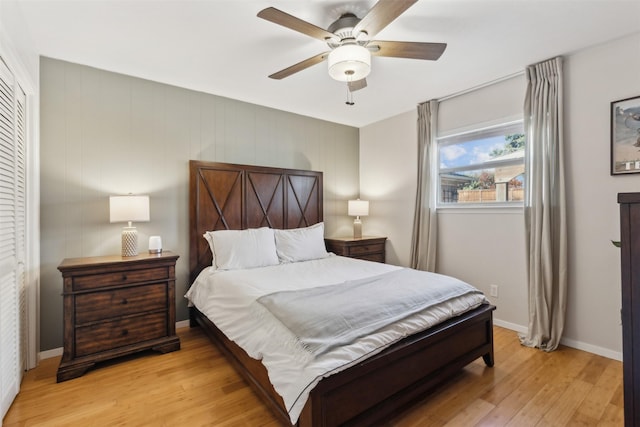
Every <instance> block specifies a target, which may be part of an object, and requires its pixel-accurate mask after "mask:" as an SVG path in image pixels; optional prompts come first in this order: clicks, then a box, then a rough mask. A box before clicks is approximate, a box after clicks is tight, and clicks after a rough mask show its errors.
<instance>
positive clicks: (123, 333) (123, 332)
mask: <svg viewBox="0 0 640 427" xmlns="http://www.w3.org/2000/svg"><path fill="white" fill-rule="evenodd" d="M127 335H129V331H128V330H126V329H123V330H122V336H123V337H126V336H127Z"/></svg>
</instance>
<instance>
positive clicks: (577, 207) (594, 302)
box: [360, 34, 640, 358]
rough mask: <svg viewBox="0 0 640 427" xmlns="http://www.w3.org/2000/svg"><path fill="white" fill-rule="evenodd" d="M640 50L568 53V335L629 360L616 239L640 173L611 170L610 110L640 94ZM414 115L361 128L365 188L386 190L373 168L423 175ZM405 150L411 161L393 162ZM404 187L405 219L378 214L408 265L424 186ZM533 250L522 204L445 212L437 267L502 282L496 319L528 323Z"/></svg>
mask: <svg viewBox="0 0 640 427" xmlns="http://www.w3.org/2000/svg"><path fill="white" fill-rule="evenodd" d="M638 52H640V34H636V35H634V36H630V37H626V38H623V39H620V40H616V41H612V42H610V43H607V44H603V45H600V46H596V47H592V48H590V49H587V50H584V51H581V52H578V53H574V54H572V55H569V56H566V57H565V74H564V76H565V93H564V94H565V120H566V121H565V125H566V129H565V137H566V159H567V163H566V168H567V194H568V199H567V203H568V223H569V295H568V298H569V304H568V308H567V325H566V329H565V333H564V338H563V342H564V343H566V344H568V345H571V346H574V347H578V348H582V349H585V350H588V351H592V352H595V353H598V354H602V355H605V356H609V357H613V358H621V348H622V345H621V327H620V258H619V252H618V250H617V249H616V248H614V247H613V246H612V245H611V243H610V242H609V241H610V240H611V239H617V238H619V234H620V232H619V214H618V205H617V202H616V197H617V193H618V192H626V191H640V174H639V175H627V176H616V177H612V176H610V174H609V153H610V139H609V138H610V137H609V126H610V121H609V108H610V103H611V102H612V101H615V100H618V99H623V98H629V97H632V96H640V77H639V76H640V55H638ZM523 89H524V88H523ZM514 90H515V89H514ZM454 99H455V98H454ZM454 99H452V100H454ZM460 100H462V98H460ZM457 108H458V111H466V112H465V113H464V114H465V115H472V114H474V111H476V112H477V113H478V114H485V113H486V111H484V110H482V109H478V108H477V106H476V107H475V109H474V108H473V105H472V104H469V105H458V106H457ZM463 109H464V110H463ZM442 112H443V111H441V114H442ZM415 117H416V113H415V112H413V111H411V112H407V113H405V114H404V115H400V116H397V117H394V118H392V119H388V120H384V121H381V122H378V123H375V124H372V125H370V126H367V127H365V128H363V129H361V131H360V150H361V153H360V169H361V182H360V185H361V189H360V191H361V192H362V193H363V194H376V193H377V188H376V186H377V185H378V181H376V180H372V179H369V178H367V177H369V176H376V175H378V174H382V175H383V176H386V177H393V178H394V181H396V182H399V181H402V180H403V179H404V177H405V175H406V178H407V180H408V181H410V180H411V179H414V180H415V176H416V175H415V171H414V169H415V163H416V160H415V153H416V149H415V145H416V139H415V138H416V132H415ZM484 120H485V119H482V120H480V121H484ZM406 126H411V129H408V128H406ZM460 126H465V125H464V124H462V125H460ZM390 135H391V136H393V137H391V138H390V137H389V136H390ZM389 140H393V141H394V142H393V143H389ZM399 151H401V152H402V153H399ZM398 157H402V159H403V160H402V162H398V161H391V162H389V161H387V159H396V158H398ZM380 182H384V181H382V180H380ZM398 191H400V192H401V194H395V195H394V200H395V203H394V204H395V207H394V209H395V211H397V212H402V213H403V217H402V218H399V219H397V220H396V219H395V218H393V217H391V218H387V217H386V216H385V217H382V218H379V219H376V221H377V222H379V223H377V225H376V227H377V229H379V230H381V232H383V231H384V230H385V229H387V228H388V229H389V230H393V235H392V237H391V238H392V241H391V242H389V245H391V246H395V247H396V248H395V252H396V253H397V254H399V258H398V263H399V264H403V265H407V264H408V263H409V257H408V254H409V248H408V245H410V242H411V227H412V221H406V220H405V219H406V218H405V216H404V215H405V213H407V212H413V208H414V201H413V197H414V193H415V186H412V185H407V186H406V187H405V190H398ZM376 203H382V201H377V202H376ZM373 215H374V213H373V212H372V216H373ZM411 218H412V216H411ZM367 220H368V221H369V222H373V221H374V219H373V217H370V218H368V219H367ZM385 222H386V224H385ZM524 253H525V251H524V223H523V217H522V214H521V212H519V211H517V210H516V211H513V210H511V211H502V213H496V212H495V210H491V211H486V210H485V211H481V210H470V211H464V212H461V211H453V210H451V211H446V210H445V211H441V212H440V214H439V221H438V255H437V269H438V271H439V272H442V273H445V274H450V275H453V276H457V277H460V278H462V279H464V280H467V281H469V282H471V283H473V284H474V285H476V286H478V287H479V288H480V289H482V290H483V291H485V292H487V293H488V286H489V285H490V284H498V285H499V286H500V288H499V289H500V293H499V298H498V299H492V302H494V303H495V304H496V305H497V307H498V310H497V312H496V319H497V322H496V323H498V324H503V325H505V326H508V327H512V328H513V329H517V330H519V329H524V328H526V326H527V319H528V315H527V311H528V302H527V293H526V283H525V281H526V271H525V268H526V264H525V260H524ZM514 339H515V337H514Z"/></svg>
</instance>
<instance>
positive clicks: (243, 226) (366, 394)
mask: <svg viewBox="0 0 640 427" xmlns="http://www.w3.org/2000/svg"><path fill="white" fill-rule="evenodd" d="M322 194H323V192H322V173H321V172H314V171H305V170H292V169H280V168H269V167H260V166H248V165H234V164H225V163H211V162H201V161H191V162H190V199H189V200H190V204H189V217H190V231H189V233H190V234H189V237H190V253H189V267H190V275H191V276H190V277H191V282H192V283H193V282H194V281H196V279H197V278H198V277H199V276H200V275H201V272H202V271H203V270H205V269H206V268H208V267H209V266H210V265H211V263H212V255H211V250H210V248H209V244H208V243H207V241H206V240H205V239H204V238H203V237H202V236H203V234H205V233H206V232H208V231H215V230H247V229H260V228H263V227H267V228H269V229H275V230H279V229H281V230H290V229H298V228H304V227H313V226H315V225H318V224H321V223H322V221H323V203H322V202H323V201H322ZM335 258H342V257H335ZM337 261H339V262H343V261H341V260H339V259H337ZM354 261H355V260H354ZM322 262H325V261H322ZM326 262H333V260H330V259H329V260H327V261H326ZM345 262H346V261H345ZM362 262H365V263H366V262H367V261H362ZM373 264H375V263H371V265H372V267H371V268H374V267H373ZM274 268H280V267H274ZM378 268H382V267H378ZM205 271H206V270H205ZM493 310H494V307H493V306H491V305H489V304H481V305H479V306H478V307H477V308H474V309H472V310H470V311H466V312H464V313H463V314H460V315H457V316H455V317H453V318H451V319H449V320H446V321H444V322H442V323H439V324H437V325H435V326H432V327H430V328H429V329H427V330H424V331H422V332H419V333H416V334H413V335H410V336H407V337H406V338H404V339H402V340H399V341H398V342H396V343H394V344H392V345H391V346H389V347H387V348H385V349H384V350H382V351H380V352H378V353H376V354H375V355H373V356H371V357H368V358H366V359H363V360H361V361H359V362H358V363H356V364H354V365H353V366H350V367H348V368H347V369H344V370H341V371H339V372H336V373H333V374H332V375H330V376H327V377H324V378H322V379H320V380H319V382H317V384H316V385H315V386H314V387H313V389H311V391H310V392H309V395H308V398H307V399H306V400H305V401H304V402H303V406H302V408H301V410H300V411H299V416H298V415H296V417H295V421H296V423H295V424H296V425H298V426H300V427H306V426H337V425H370V424H374V423H376V422H377V421H379V420H381V419H384V418H387V417H389V416H391V415H394V414H396V413H397V412H398V411H401V410H402V409H403V408H404V407H406V406H407V405H409V404H411V403H412V402H413V401H415V400H416V399H417V398H419V397H421V396H423V395H424V394H425V393H426V392H428V391H429V390H430V389H432V388H433V387H434V386H436V385H438V384H439V383H441V382H442V381H444V380H445V379H447V378H448V377H450V376H451V375H453V374H454V373H455V372H457V371H459V370H460V369H462V368H463V367H464V366H465V365H467V364H469V363H470V362H472V361H474V360H475V359H477V358H480V357H482V358H483V359H484V362H485V363H486V364H487V365H488V366H493V362H494V358H493V334H492V311H493ZM190 323H191V325H192V326H200V327H202V328H203V330H204V331H205V332H206V334H207V335H208V336H209V337H210V338H211V340H212V341H213V342H214V343H215V344H216V345H217V346H218V347H219V348H220V349H221V350H222V351H223V353H224V354H225V355H226V356H227V358H228V360H229V361H230V362H231V363H232V364H233V365H234V366H235V368H236V369H237V370H238V372H239V373H240V374H241V375H242V376H243V377H244V379H245V380H246V381H247V382H248V383H249V384H250V385H251V386H252V387H253V389H254V390H255V391H256V393H257V394H258V395H260V396H261V397H262V399H263V401H264V402H265V404H266V405H268V406H269V407H270V408H271V409H272V410H273V412H274V413H275V414H276V415H277V416H278V418H279V419H280V420H281V422H282V423H283V425H289V424H292V419H291V417H290V413H289V411H288V408H289V407H288V406H286V405H285V402H284V400H283V398H282V397H281V395H280V394H278V393H277V392H276V391H275V389H274V386H273V385H272V383H271V381H270V379H269V374H268V372H267V369H266V368H265V366H264V365H263V364H262V363H261V362H260V361H259V360H256V359H254V358H252V357H250V356H249V355H248V354H247V352H245V350H243V349H242V348H241V347H240V346H238V345H237V344H236V343H235V342H234V341H231V340H229V339H228V338H227V337H226V335H225V334H224V333H222V332H221V330H220V329H219V328H218V327H217V326H216V325H215V324H214V323H213V322H212V321H211V320H210V319H209V318H208V317H207V316H206V315H204V314H203V312H202V311H200V310H199V309H198V308H196V307H191V308H190Z"/></svg>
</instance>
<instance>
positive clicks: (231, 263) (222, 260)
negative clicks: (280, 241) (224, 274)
mask: <svg viewBox="0 0 640 427" xmlns="http://www.w3.org/2000/svg"><path fill="white" fill-rule="evenodd" d="M205 238H206V239H207V241H210V242H211V243H212V245H211V247H212V252H213V264H214V265H215V267H217V268H218V269H220V270H237V269H242V268H255V267H266V266H269V265H277V264H279V261H278V254H277V253H276V244H275V238H274V235H273V230H272V229H270V228H267V227H262V228H250V229H247V230H217V231H208V232H206V233H205Z"/></svg>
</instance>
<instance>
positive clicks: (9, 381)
mask: <svg viewBox="0 0 640 427" xmlns="http://www.w3.org/2000/svg"><path fill="white" fill-rule="evenodd" d="M1 59H2V58H0V398H1V401H0V404H1V406H0V410H1V411H0V415H2V417H4V415H5V414H6V412H7V410H8V409H9V405H11V402H12V401H13V399H14V398H15V396H16V395H17V393H18V390H19V387H20V379H21V373H22V371H23V366H24V364H23V358H22V356H21V354H22V353H23V352H22V351H21V347H22V346H23V344H22V342H23V340H24V338H25V337H26V335H25V333H24V332H21V330H23V329H25V326H26V323H25V321H24V319H25V318H26V312H25V301H26V298H25V296H26V295H25V281H24V257H25V164H26V163H25V141H26V134H25V128H26V127H25V95H24V92H23V91H22V90H21V89H20V88H19V86H18V85H17V84H16V83H15V80H14V78H13V76H12V75H11V72H10V71H9V69H8V68H7V67H6V65H5V64H4V62H3V61H2V60H1Z"/></svg>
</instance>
